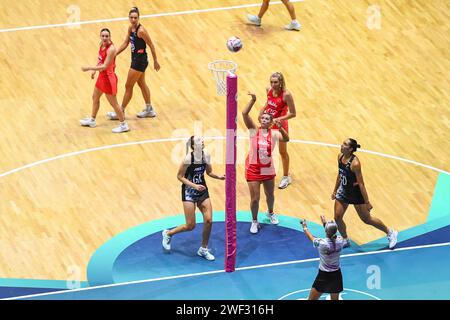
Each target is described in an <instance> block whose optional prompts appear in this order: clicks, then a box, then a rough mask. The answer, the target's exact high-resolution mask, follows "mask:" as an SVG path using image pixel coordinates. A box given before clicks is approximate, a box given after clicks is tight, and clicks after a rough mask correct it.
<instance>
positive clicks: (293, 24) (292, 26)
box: [284, 21, 302, 31]
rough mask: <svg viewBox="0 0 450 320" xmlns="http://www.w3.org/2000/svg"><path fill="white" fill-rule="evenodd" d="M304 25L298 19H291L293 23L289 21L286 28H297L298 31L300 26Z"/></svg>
mask: <svg viewBox="0 0 450 320" xmlns="http://www.w3.org/2000/svg"><path fill="white" fill-rule="evenodd" d="M301 27H302V25H301V24H300V23H299V22H298V21H291V23H289V24H288V25H287V26H285V27H284V28H285V29H286V30H296V31H300V28H301Z"/></svg>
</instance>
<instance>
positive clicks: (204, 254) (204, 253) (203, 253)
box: [197, 247, 216, 261]
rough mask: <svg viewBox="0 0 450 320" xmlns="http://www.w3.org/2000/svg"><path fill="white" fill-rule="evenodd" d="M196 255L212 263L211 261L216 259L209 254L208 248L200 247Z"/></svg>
mask: <svg viewBox="0 0 450 320" xmlns="http://www.w3.org/2000/svg"><path fill="white" fill-rule="evenodd" d="M197 254H198V255H199V256H200V257H203V258H205V259H206V260H209V261H213V260H215V259H216V258H215V257H214V256H213V255H212V254H211V252H209V249H208V248H203V247H200V248H199V249H198V251H197Z"/></svg>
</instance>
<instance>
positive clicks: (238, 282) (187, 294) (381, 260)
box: [30, 243, 450, 300]
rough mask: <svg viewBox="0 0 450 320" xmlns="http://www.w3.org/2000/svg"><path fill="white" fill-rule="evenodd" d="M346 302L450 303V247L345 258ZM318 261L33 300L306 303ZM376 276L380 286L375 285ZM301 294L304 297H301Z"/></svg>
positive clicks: (117, 286) (67, 293)
mask: <svg viewBox="0 0 450 320" xmlns="http://www.w3.org/2000/svg"><path fill="white" fill-rule="evenodd" d="M341 262H342V272H343V278H344V286H345V288H347V290H344V292H343V294H342V298H343V299H344V300H345V299H352V300H353V299H383V300H384V299H450V269H449V268H446V267H443V266H447V265H448V264H449V263H450V243H447V244H446V245H445V246H440V247H426V248H415V249H412V250H403V249H398V250H394V251H383V252H377V253H376V254H373V253H371V254H363V255H361V253H359V254H357V256H353V255H348V256H343V257H342V260H341ZM317 267H318V261H317V259H313V260H312V261H311V260H307V261H304V262H298V263H294V264H288V265H273V266H267V267H261V268H256V269H246V270H237V271H236V272H234V273H225V272H220V273H213V274H203V275H192V276H186V277H183V278H172V279H166V280H159V281H158V280H155V281H148V282H139V283H128V284H122V285H121V284H116V285H113V286H108V287H103V288H101V287H100V288H92V289H89V290H78V291H76V290H73V291H65V292H64V293H59V294H50V295H41V296H37V297H30V299H44V300H45V299H52V300H53V299H55V300H59V299H71V300H77V299H152V300H153V299H156V300H159V299H164V300H211V299H220V300H228V299H244V300H248V299H268V300H275V299H282V298H283V299H301V298H306V297H307V295H308V293H309V288H310V287H311V284H312V283H313V281H314V278H315V276H316V274H317ZM372 270H377V271H376V272H377V274H378V276H377V280H373V279H372V278H373V275H374V271H372ZM299 291H300V292H299Z"/></svg>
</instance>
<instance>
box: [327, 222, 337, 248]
mask: <svg viewBox="0 0 450 320" xmlns="http://www.w3.org/2000/svg"><path fill="white" fill-rule="evenodd" d="M337 231H338V227H337V224H336V222H334V221H328V222H327V223H326V224H325V233H326V235H327V237H328V238H330V240H331V242H332V243H333V250H331V251H330V252H328V253H329V254H331V253H333V252H335V251H336V238H337V234H336V233H337Z"/></svg>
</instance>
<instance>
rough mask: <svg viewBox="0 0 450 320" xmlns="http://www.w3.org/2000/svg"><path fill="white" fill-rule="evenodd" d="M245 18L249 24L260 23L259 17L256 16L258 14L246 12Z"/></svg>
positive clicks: (258, 24)
mask: <svg viewBox="0 0 450 320" xmlns="http://www.w3.org/2000/svg"><path fill="white" fill-rule="evenodd" d="M247 20H248V21H249V22H250V23H251V24H254V25H255V26H260V25H261V18H260V17H258V16H255V15H254V14H248V15H247Z"/></svg>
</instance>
